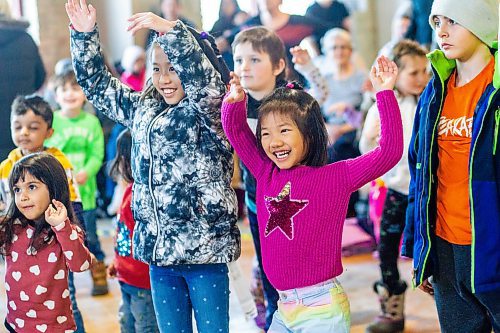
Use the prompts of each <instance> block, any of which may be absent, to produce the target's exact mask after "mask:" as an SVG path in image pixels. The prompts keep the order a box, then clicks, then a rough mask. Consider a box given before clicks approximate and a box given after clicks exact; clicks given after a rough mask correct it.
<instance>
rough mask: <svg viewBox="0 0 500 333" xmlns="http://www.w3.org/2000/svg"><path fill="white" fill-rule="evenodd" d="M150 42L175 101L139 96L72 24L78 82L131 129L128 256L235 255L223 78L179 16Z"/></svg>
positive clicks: (211, 258)
mask: <svg viewBox="0 0 500 333" xmlns="http://www.w3.org/2000/svg"><path fill="white" fill-rule="evenodd" d="M157 42H158V44H159V45H160V47H161V48H162V49H163V50H164V52H165V53H166V54H167V57H168V59H169V61H170V62H171V64H172V66H173V67H174V69H175V71H176V73H177V75H178V76H179V78H180V80H181V82H182V85H183V88H184V91H185V93H186V97H184V98H183V99H182V100H181V101H180V102H179V103H178V104H177V105H174V106H170V105H167V104H166V103H165V101H163V100H158V99H155V98H153V97H152V96H145V98H141V93H138V92H134V91H132V90H131V89H129V88H128V87H127V86H125V85H124V84H122V83H120V81H119V80H118V79H116V78H113V77H112V75H111V74H110V73H109V71H108V70H107V69H106V68H105V65H104V60H103V56H102V53H101V49H100V45H99V36H98V31H97V28H95V29H94V31H92V32H88V33H82V32H77V31H75V30H71V54H72V57H73V66H74V68H75V72H76V75H77V80H78V83H79V84H80V85H81V86H82V88H83V90H84V92H85V94H86V95H87V97H88V98H89V100H90V101H91V102H92V104H93V105H94V106H95V107H96V108H97V109H100V110H102V112H103V113H104V114H106V115H107V116H108V117H109V118H111V119H112V120H114V121H116V122H118V123H120V124H123V125H124V126H126V127H128V128H129V129H130V130H131V133H132V156H131V157H132V175H133V178H134V187H133V195H132V210H133V213H134V219H135V221H136V225H135V229H134V236H133V244H134V246H133V251H134V257H135V258H136V259H138V260H141V261H143V262H145V263H148V264H150V265H158V266H167V265H178V264H208V263H226V262H230V261H233V260H236V259H237V258H238V257H239V255H240V233H239V230H238V227H237V226H236V219H237V217H236V214H237V204H236V196H235V194H234V191H233V190H232V188H231V186H230V183H231V175H232V172H233V160H232V149H231V146H230V144H229V142H228V141H227V139H226V137H225V135H224V132H223V130H222V125H221V120H220V105H221V102H222V98H223V96H224V93H225V85H224V84H223V82H222V80H221V77H220V75H219V73H218V72H217V71H216V70H215V69H214V67H213V66H212V65H211V64H210V61H209V60H208V58H207V57H206V56H205V55H204V53H203V52H202V50H201V49H200V47H199V45H198V44H197V42H196V40H195V39H194V37H193V36H192V34H191V33H190V32H189V31H188V30H187V29H186V27H185V25H184V24H183V23H182V22H180V21H178V22H177V23H176V25H175V26H174V27H173V28H172V29H171V30H170V31H169V32H168V33H166V34H164V35H163V36H158V38H157Z"/></svg>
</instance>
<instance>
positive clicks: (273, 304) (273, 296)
mask: <svg viewBox="0 0 500 333" xmlns="http://www.w3.org/2000/svg"><path fill="white" fill-rule="evenodd" d="M248 221H249V223H250V231H251V233H252V238H253V245H254V246H255V254H256V255H257V261H258V262H259V268H260V277H261V278H262V287H263V289H264V298H265V299H266V302H267V304H266V326H265V327H264V330H265V331H266V332H267V330H268V329H269V326H271V322H272V321H273V315H274V312H275V311H276V309H278V299H279V295H278V292H277V291H276V289H275V288H274V287H273V286H272V284H271V282H269V280H268V279H267V275H266V273H265V272H264V267H262V252H261V250H260V235H259V225H258V222H257V215H255V214H254V213H252V212H251V211H250V210H249V211H248Z"/></svg>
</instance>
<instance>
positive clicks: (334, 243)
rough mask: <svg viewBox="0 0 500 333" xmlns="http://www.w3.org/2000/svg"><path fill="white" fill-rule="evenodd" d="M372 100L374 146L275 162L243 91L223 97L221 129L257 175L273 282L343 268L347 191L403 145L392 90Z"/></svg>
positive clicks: (292, 282) (303, 282)
mask: <svg viewBox="0 0 500 333" xmlns="http://www.w3.org/2000/svg"><path fill="white" fill-rule="evenodd" d="M377 105H378V109H379V110H380V122H381V136H380V141H379V146H378V147H376V148H375V149H373V150H372V151H370V152H368V153H366V154H364V155H362V156H360V157H357V158H354V159H349V160H345V161H340V162H336V163H333V164H328V165H326V166H323V167H309V166H296V167H293V168H291V169H287V170H280V169H279V168H278V167H277V166H276V165H275V164H274V163H273V162H272V161H271V160H270V159H269V158H268V157H267V156H266V154H265V152H264V151H263V150H261V149H259V148H258V146H257V141H256V138H255V135H254V134H253V133H252V131H251V130H250V128H249V127H248V125H247V122H246V99H245V100H243V101H241V102H238V103H234V104H229V103H225V102H224V103H223V106H222V122H223V127H224V130H225V132H226V135H227V137H228V139H229V141H230V142H231V144H232V145H233V147H234V149H235V150H236V152H237V153H238V156H239V157H240V158H241V160H242V161H243V163H244V164H245V165H246V166H247V167H248V169H249V170H250V172H251V173H252V174H253V175H254V176H255V178H256V180H257V197H256V200H257V214H258V221H259V233H260V239H261V250H262V261H263V265H264V270H265V272H266V274H267V276H268V278H269V281H270V282H271V283H272V284H273V286H274V287H275V288H276V289H278V290H287V289H292V288H300V287H305V286H311V285H314V284H316V283H319V282H322V281H326V280H327V279H330V278H333V277H336V276H338V275H340V274H341V273H342V261H341V238H342V229H343V225H344V220H345V215H346V212H347V205H348V202H349V196H350V194H351V193H352V192H353V191H355V190H357V189H358V188H360V187H361V186H363V185H364V184H366V183H367V182H369V181H370V180H373V179H375V178H377V177H380V176H381V175H383V174H384V173H386V172H387V171H388V170H390V169H391V168H392V167H393V166H394V165H395V164H396V163H397V162H398V161H399V160H400V158H401V156H402V152H403V134H402V125H401V115H400V112H399V107H398V104H397V101H396V98H395V97H394V93H393V92H392V91H389V90H386V91H381V92H379V93H378V94H377Z"/></svg>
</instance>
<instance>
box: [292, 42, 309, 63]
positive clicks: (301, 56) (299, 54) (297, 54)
mask: <svg viewBox="0 0 500 333" xmlns="http://www.w3.org/2000/svg"><path fill="white" fill-rule="evenodd" d="M290 54H291V55H292V56H293V57H292V62H293V63H294V64H296V65H301V66H303V65H307V64H308V63H309V62H310V61H311V56H310V55H309V52H307V50H306V49H303V48H301V47H300V46H295V47H292V48H291V49H290Z"/></svg>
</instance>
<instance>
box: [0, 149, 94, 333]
mask: <svg viewBox="0 0 500 333" xmlns="http://www.w3.org/2000/svg"><path fill="white" fill-rule="evenodd" d="M9 188H10V190H11V194H12V197H13V198H14V199H15V200H13V202H12V204H11V206H10V208H9V213H8V214H7V217H6V218H5V219H4V220H3V221H1V222H0V252H1V253H2V255H4V256H5V261H6V272H5V289H6V291H7V318H6V319H5V322H4V324H5V327H6V328H7V330H8V331H9V332H18V333H21V332H30V333H33V332H51V333H53V332H64V333H69V332H74V331H75V330H76V325H75V321H74V319H73V313H72V311H71V300H70V298H69V290H68V269H70V270H72V271H73V272H81V271H85V270H87V269H88V268H89V267H90V265H91V256H90V252H89V250H88V249H87V248H86V247H85V245H83V239H84V234H83V231H82V229H81V228H80V227H79V226H78V225H77V221H76V219H75V217H74V212H73V209H72V208H71V207H72V206H71V201H70V197H69V190H68V182H67V177H66V173H65V171H64V168H63V167H62V165H61V164H60V163H59V162H58V161H57V159H55V158H54V157H53V156H51V155H48V154H46V153H35V154H31V155H28V156H26V157H24V158H22V159H21V160H19V161H18V162H17V163H16V164H15V165H14V168H13V169H12V172H11V174H10V178H9Z"/></svg>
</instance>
